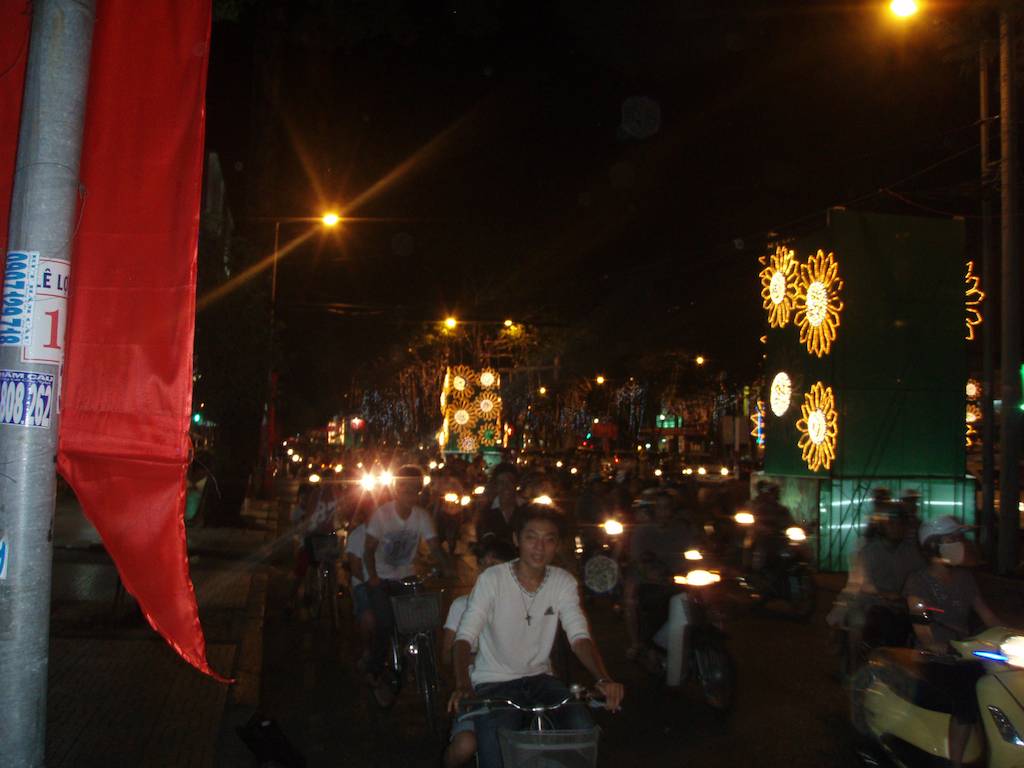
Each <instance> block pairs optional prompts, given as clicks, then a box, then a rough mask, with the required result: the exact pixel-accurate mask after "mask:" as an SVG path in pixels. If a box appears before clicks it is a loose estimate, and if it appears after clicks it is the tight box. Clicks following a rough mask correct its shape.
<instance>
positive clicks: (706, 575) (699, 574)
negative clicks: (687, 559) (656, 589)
mask: <svg viewBox="0 0 1024 768" xmlns="http://www.w3.org/2000/svg"><path fill="white" fill-rule="evenodd" d="M672 580H673V581H674V582H675V583H676V584H683V585H686V586H688V587H706V586H708V585H709V584H717V583H718V582H720V581H721V580H722V577H721V576H719V575H718V574H717V573H713V572H712V571H705V570H703V569H700V568H698V569H697V570H694V571H690V572H689V573H688V574H686V575H685V576H676V577H674V578H673V579H672Z"/></svg>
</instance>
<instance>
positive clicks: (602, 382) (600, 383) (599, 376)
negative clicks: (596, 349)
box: [594, 374, 604, 386]
mask: <svg viewBox="0 0 1024 768" xmlns="http://www.w3.org/2000/svg"><path fill="white" fill-rule="evenodd" d="M594 381H596V382H597V385H598V386H601V385H602V384H604V376H601V375H600V374H598V376H597V378H596V379H594Z"/></svg>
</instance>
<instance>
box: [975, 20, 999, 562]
mask: <svg viewBox="0 0 1024 768" xmlns="http://www.w3.org/2000/svg"><path fill="white" fill-rule="evenodd" d="M991 53H992V52H991V49H990V45H989V41H988V40H984V41H982V43H981V50H980V52H979V54H978V94H979V96H978V101H979V112H980V113H981V120H980V130H981V274H982V275H983V278H982V279H983V280H984V281H985V283H986V285H987V288H988V293H989V296H990V297H991V298H990V299H989V306H990V307H991V306H992V304H993V303H994V299H995V294H994V292H993V288H994V286H995V283H996V280H995V277H996V265H995V255H994V253H993V249H992V168H991V162H992V157H991V148H990V146H989V136H990V130H989V122H990V120H991V119H992V108H991V104H990V103H989V80H990V79H991V78H990V77H989V74H990V73H989V63H990V61H991V58H992V57H991ZM989 315H990V318H989V322H987V323H985V324H984V326H983V327H982V329H981V332H982V353H981V354H982V378H983V383H982V389H981V451H982V453H981V499H982V501H981V525H982V534H983V535H982V541H983V543H984V548H985V549H984V551H985V559H986V560H987V561H988V563H989V565H990V567H994V566H995V564H996V562H997V557H996V525H995V436H996V429H995V411H994V409H993V407H992V398H993V393H994V392H995V391H996V387H995V384H996V382H995V335H996V334H995V330H996V328H995V317H992V316H991V315H992V313H991V312H990V313H989Z"/></svg>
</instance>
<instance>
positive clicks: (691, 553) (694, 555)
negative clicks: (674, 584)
mask: <svg viewBox="0 0 1024 768" xmlns="http://www.w3.org/2000/svg"><path fill="white" fill-rule="evenodd" d="M683 557H685V558H686V559H687V560H703V559H704V555H702V554H701V553H700V550H699V549H688V550H686V551H685V552H683Z"/></svg>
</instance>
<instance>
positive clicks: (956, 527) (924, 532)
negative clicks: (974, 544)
mask: <svg viewBox="0 0 1024 768" xmlns="http://www.w3.org/2000/svg"><path fill="white" fill-rule="evenodd" d="M970 529H971V526H969V525H964V524H963V523H961V522H960V521H959V520H957V519H956V518H955V517H953V516H952V515H942V516H941V517H936V518H935V519H934V520H929V521H927V522H925V523H921V527H920V528H919V529H918V531H917V540H918V542H920V543H921V545H922V546H923V545H924V543H925V542H926V541H928V539H930V538H931V537H932V536H949V535H950V534H951V533H958V532H959V531H969V530H970Z"/></svg>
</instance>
